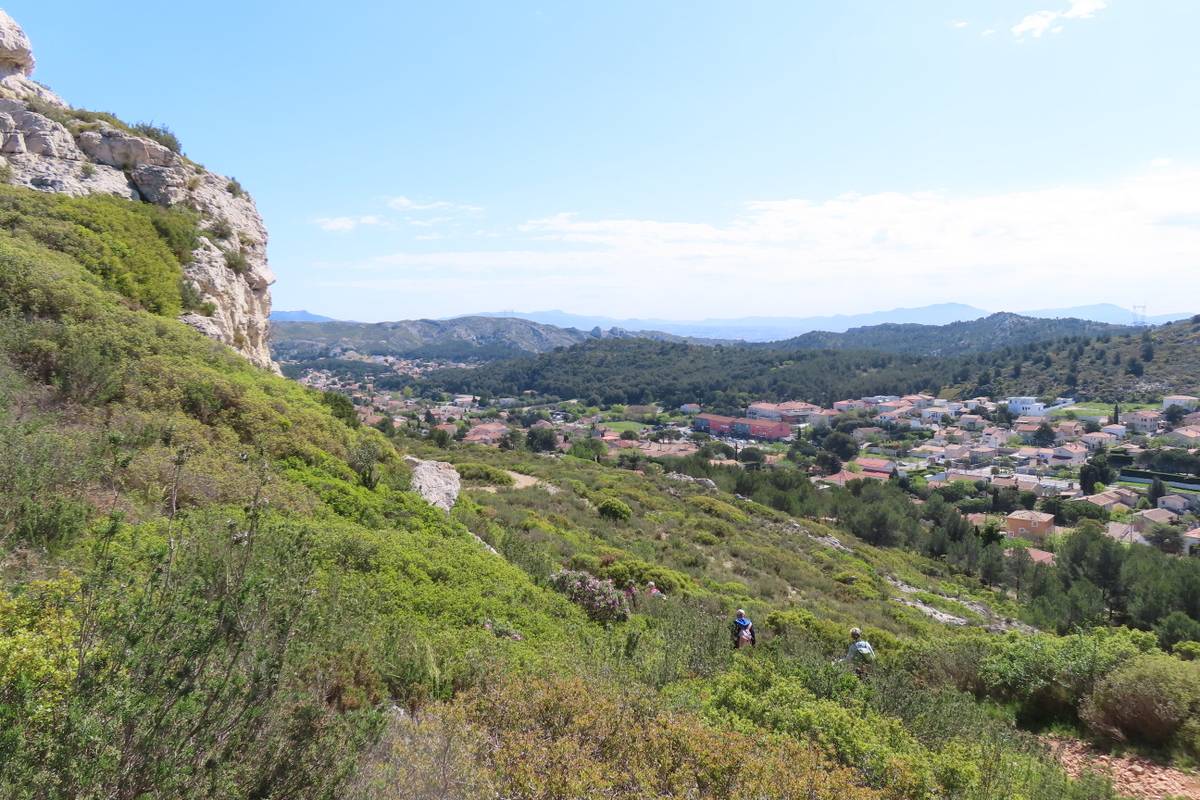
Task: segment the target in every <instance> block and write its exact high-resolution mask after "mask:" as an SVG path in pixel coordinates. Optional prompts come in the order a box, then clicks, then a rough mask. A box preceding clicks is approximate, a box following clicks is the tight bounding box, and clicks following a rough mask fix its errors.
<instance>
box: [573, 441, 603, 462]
mask: <svg viewBox="0 0 1200 800" xmlns="http://www.w3.org/2000/svg"><path fill="white" fill-rule="evenodd" d="M569 455H572V456H575V457H576V458H583V459H587V460H588V461H599V460H600V459H601V458H603V457H604V456H606V455H608V446H607V445H606V444H604V442H602V441H601V440H599V439H597V438H595V437H588V438H587V439H581V440H579V441H577V442H575V443H574V444H572V445H571V450H570V453H569Z"/></svg>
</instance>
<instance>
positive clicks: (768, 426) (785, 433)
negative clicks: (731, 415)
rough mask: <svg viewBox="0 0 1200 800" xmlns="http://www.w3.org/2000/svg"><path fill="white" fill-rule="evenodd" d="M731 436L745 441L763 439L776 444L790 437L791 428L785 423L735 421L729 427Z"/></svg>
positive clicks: (763, 420)
mask: <svg viewBox="0 0 1200 800" xmlns="http://www.w3.org/2000/svg"><path fill="white" fill-rule="evenodd" d="M731 428H732V431H733V435H734V436H741V437H744V438H747V439H764V440H766V441H770V442H777V441H779V440H780V439H786V438H787V437H789V436H791V435H792V426H791V425H788V424H787V423H786V422H775V421H773V420H769V419H750V418H748V417H747V418H743V419H735V420H734V421H733V424H732V425H731Z"/></svg>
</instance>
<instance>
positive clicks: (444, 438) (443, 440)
mask: <svg viewBox="0 0 1200 800" xmlns="http://www.w3.org/2000/svg"><path fill="white" fill-rule="evenodd" d="M429 438H430V439H431V440H432V441H433V443H434V444H436V445H437V446H438V447H440V448H442V449H443V450H444V449H446V448H447V447H449V446H450V433H449V431H447V430H445V429H443V428H435V429H434V430H433V433H431V434H430V435H429Z"/></svg>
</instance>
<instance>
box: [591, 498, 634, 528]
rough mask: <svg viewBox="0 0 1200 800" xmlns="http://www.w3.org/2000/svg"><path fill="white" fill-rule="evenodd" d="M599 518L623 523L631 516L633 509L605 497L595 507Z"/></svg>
mask: <svg viewBox="0 0 1200 800" xmlns="http://www.w3.org/2000/svg"><path fill="white" fill-rule="evenodd" d="M596 510H597V511H598V512H599V513H600V516H602V517H604V518H605V519H611V520H614V521H616V522H623V521H625V520H627V519H629V518H630V517H632V516H633V509H631V508H630V507H629V506H628V505H626V504H625V503H624V502H623V501H621V500H618V499H617V498H615V497H606V498H604V499H603V500H601V501H600V503H599V505H597V506H596Z"/></svg>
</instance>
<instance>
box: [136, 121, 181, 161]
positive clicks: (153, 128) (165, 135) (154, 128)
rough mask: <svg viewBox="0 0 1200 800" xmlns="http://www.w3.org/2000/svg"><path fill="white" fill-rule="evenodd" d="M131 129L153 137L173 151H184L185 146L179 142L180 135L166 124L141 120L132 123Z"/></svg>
mask: <svg viewBox="0 0 1200 800" xmlns="http://www.w3.org/2000/svg"><path fill="white" fill-rule="evenodd" d="M130 130H131V131H133V132H134V133H135V134H137V135H138V136H144V137H146V138H147V139H153V140H154V141H156V142H158V143H159V144H161V145H162V146H163V147H165V148H167V149H168V150H170V151H171V152H172V153H176V154H182V153H183V146H182V145H181V144H180V143H179V137H178V136H176V135H175V134H174V133H172V132H171V129H170V128H168V127H167V126H166V125H155V124H154V123H153V122H139V123H137V124H135V125H131V126H130Z"/></svg>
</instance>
